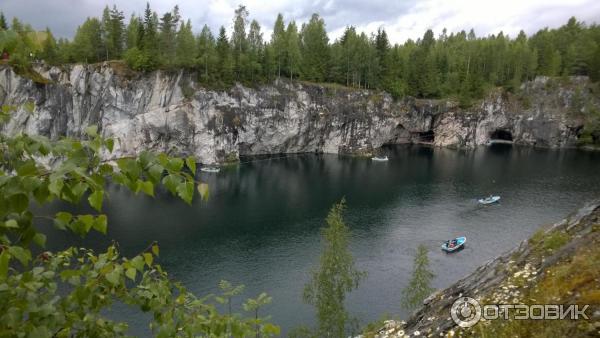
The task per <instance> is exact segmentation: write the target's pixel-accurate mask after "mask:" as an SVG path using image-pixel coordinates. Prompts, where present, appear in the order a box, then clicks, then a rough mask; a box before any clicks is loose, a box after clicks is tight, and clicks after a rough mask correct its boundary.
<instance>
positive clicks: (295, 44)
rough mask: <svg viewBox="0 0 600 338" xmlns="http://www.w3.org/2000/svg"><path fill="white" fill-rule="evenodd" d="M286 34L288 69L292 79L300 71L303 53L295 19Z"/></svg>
mask: <svg viewBox="0 0 600 338" xmlns="http://www.w3.org/2000/svg"><path fill="white" fill-rule="evenodd" d="M285 36H286V40H287V41H286V42H287V46H286V51H285V52H286V53H285V56H286V61H287V71H288V75H289V76H290V79H291V80H293V79H294V74H298V73H299V72H300V63H301V60H302V59H301V54H300V36H299V35H298V27H297V26H296V22H295V21H291V22H290V23H289V24H288V26H287V29H286V31H285Z"/></svg>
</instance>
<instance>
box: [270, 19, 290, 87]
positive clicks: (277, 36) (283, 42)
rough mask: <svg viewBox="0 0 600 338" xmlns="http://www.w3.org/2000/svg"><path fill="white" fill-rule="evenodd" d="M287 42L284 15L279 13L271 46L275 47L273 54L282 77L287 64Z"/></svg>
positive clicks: (278, 73)
mask: <svg viewBox="0 0 600 338" xmlns="http://www.w3.org/2000/svg"><path fill="white" fill-rule="evenodd" d="M287 44H288V43H287V36H286V33H285V26H284V23H283V15H281V13H279V14H277V19H276V20H275V26H274V27H273V35H272V36H271V46H272V47H273V54H274V57H275V60H276V62H277V78H279V77H281V69H282V68H283V67H284V64H285V55H286V50H287Z"/></svg>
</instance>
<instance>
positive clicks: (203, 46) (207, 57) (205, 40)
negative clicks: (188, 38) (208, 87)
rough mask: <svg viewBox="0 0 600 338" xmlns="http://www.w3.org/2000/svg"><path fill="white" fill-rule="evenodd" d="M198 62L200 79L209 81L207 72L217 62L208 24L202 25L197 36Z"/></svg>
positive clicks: (213, 41) (211, 69) (208, 72)
mask: <svg viewBox="0 0 600 338" xmlns="http://www.w3.org/2000/svg"><path fill="white" fill-rule="evenodd" d="M197 46H198V63H199V66H200V72H201V74H202V75H201V79H202V80H203V81H209V78H210V77H209V74H211V73H212V72H213V71H214V70H213V68H214V66H215V64H216V63H217V61H218V60H217V55H216V49H215V48H216V46H215V38H214V37H213V35H212V32H211V31H210V28H208V25H204V27H203V28H202V32H200V35H199V36H198V42H197Z"/></svg>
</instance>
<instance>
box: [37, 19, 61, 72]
mask: <svg viewBox="0 0 600 338" xmlns="http://www.w3.org/2000/svg"><path fill="white" fill-rule="evenodd" d="M40 56H41V58H42V59H43V60H44V61H45V62H47V63H49V64H51V65H53V64H57V63H58V50H57V46H56V40H55V39H54V36H53V35H52V32H50V28H46V39H45V40H44V43H43V45H42V53H41V55H40Z"/></svg>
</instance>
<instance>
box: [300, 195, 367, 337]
mask: <svg viewBox="0 0 600 338" xmlns="http://www.w3.org/2000/svg"><path fill="white" fill-rule="evenodd" d="M344 208H345V201H344V200H343V199H342V201H341V202H340V203H337V204H335V205H334V206H333V207H332V208H331V210H330V211H329V214H328V215H327V218H326V219H325V221H326V223H327V227H326V228H324V229H323V239H324V242H325V243H324V248H323V252H322V254H321V258H320V264H319V268H318V269H317V270H315V271H314V272H313V273H312V278H311V280H310V282H309V283H308V284H306V286H305V288H304V293H303V298H304V301H305V302H306V303H308V304H311V305H314V306H315V308H316V310H317V321H318V327H317V328H316V330H315V332H314V333H313V334H314V336H316V337H345V336H346V332H347V328H348V325H349V324H350V322H351V320H350V316H349V314H348V312H347V311H346V309H345V307H344V300H345V299H346V294H347V293H348V292H350V291H352V290H354V289H356V288H357V287H358V285H359V283H360V281H361V279H363V278H364V277H365V273H364V272H361V271H358V270H357V269H356V268H355V266H354V259H353V258H352V254H351V253H350V249H349V237H350V230H349V229H348V227H347V226H346V224H345V223H344V220H343V217H342V213H343V211H344Z"/></svg>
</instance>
